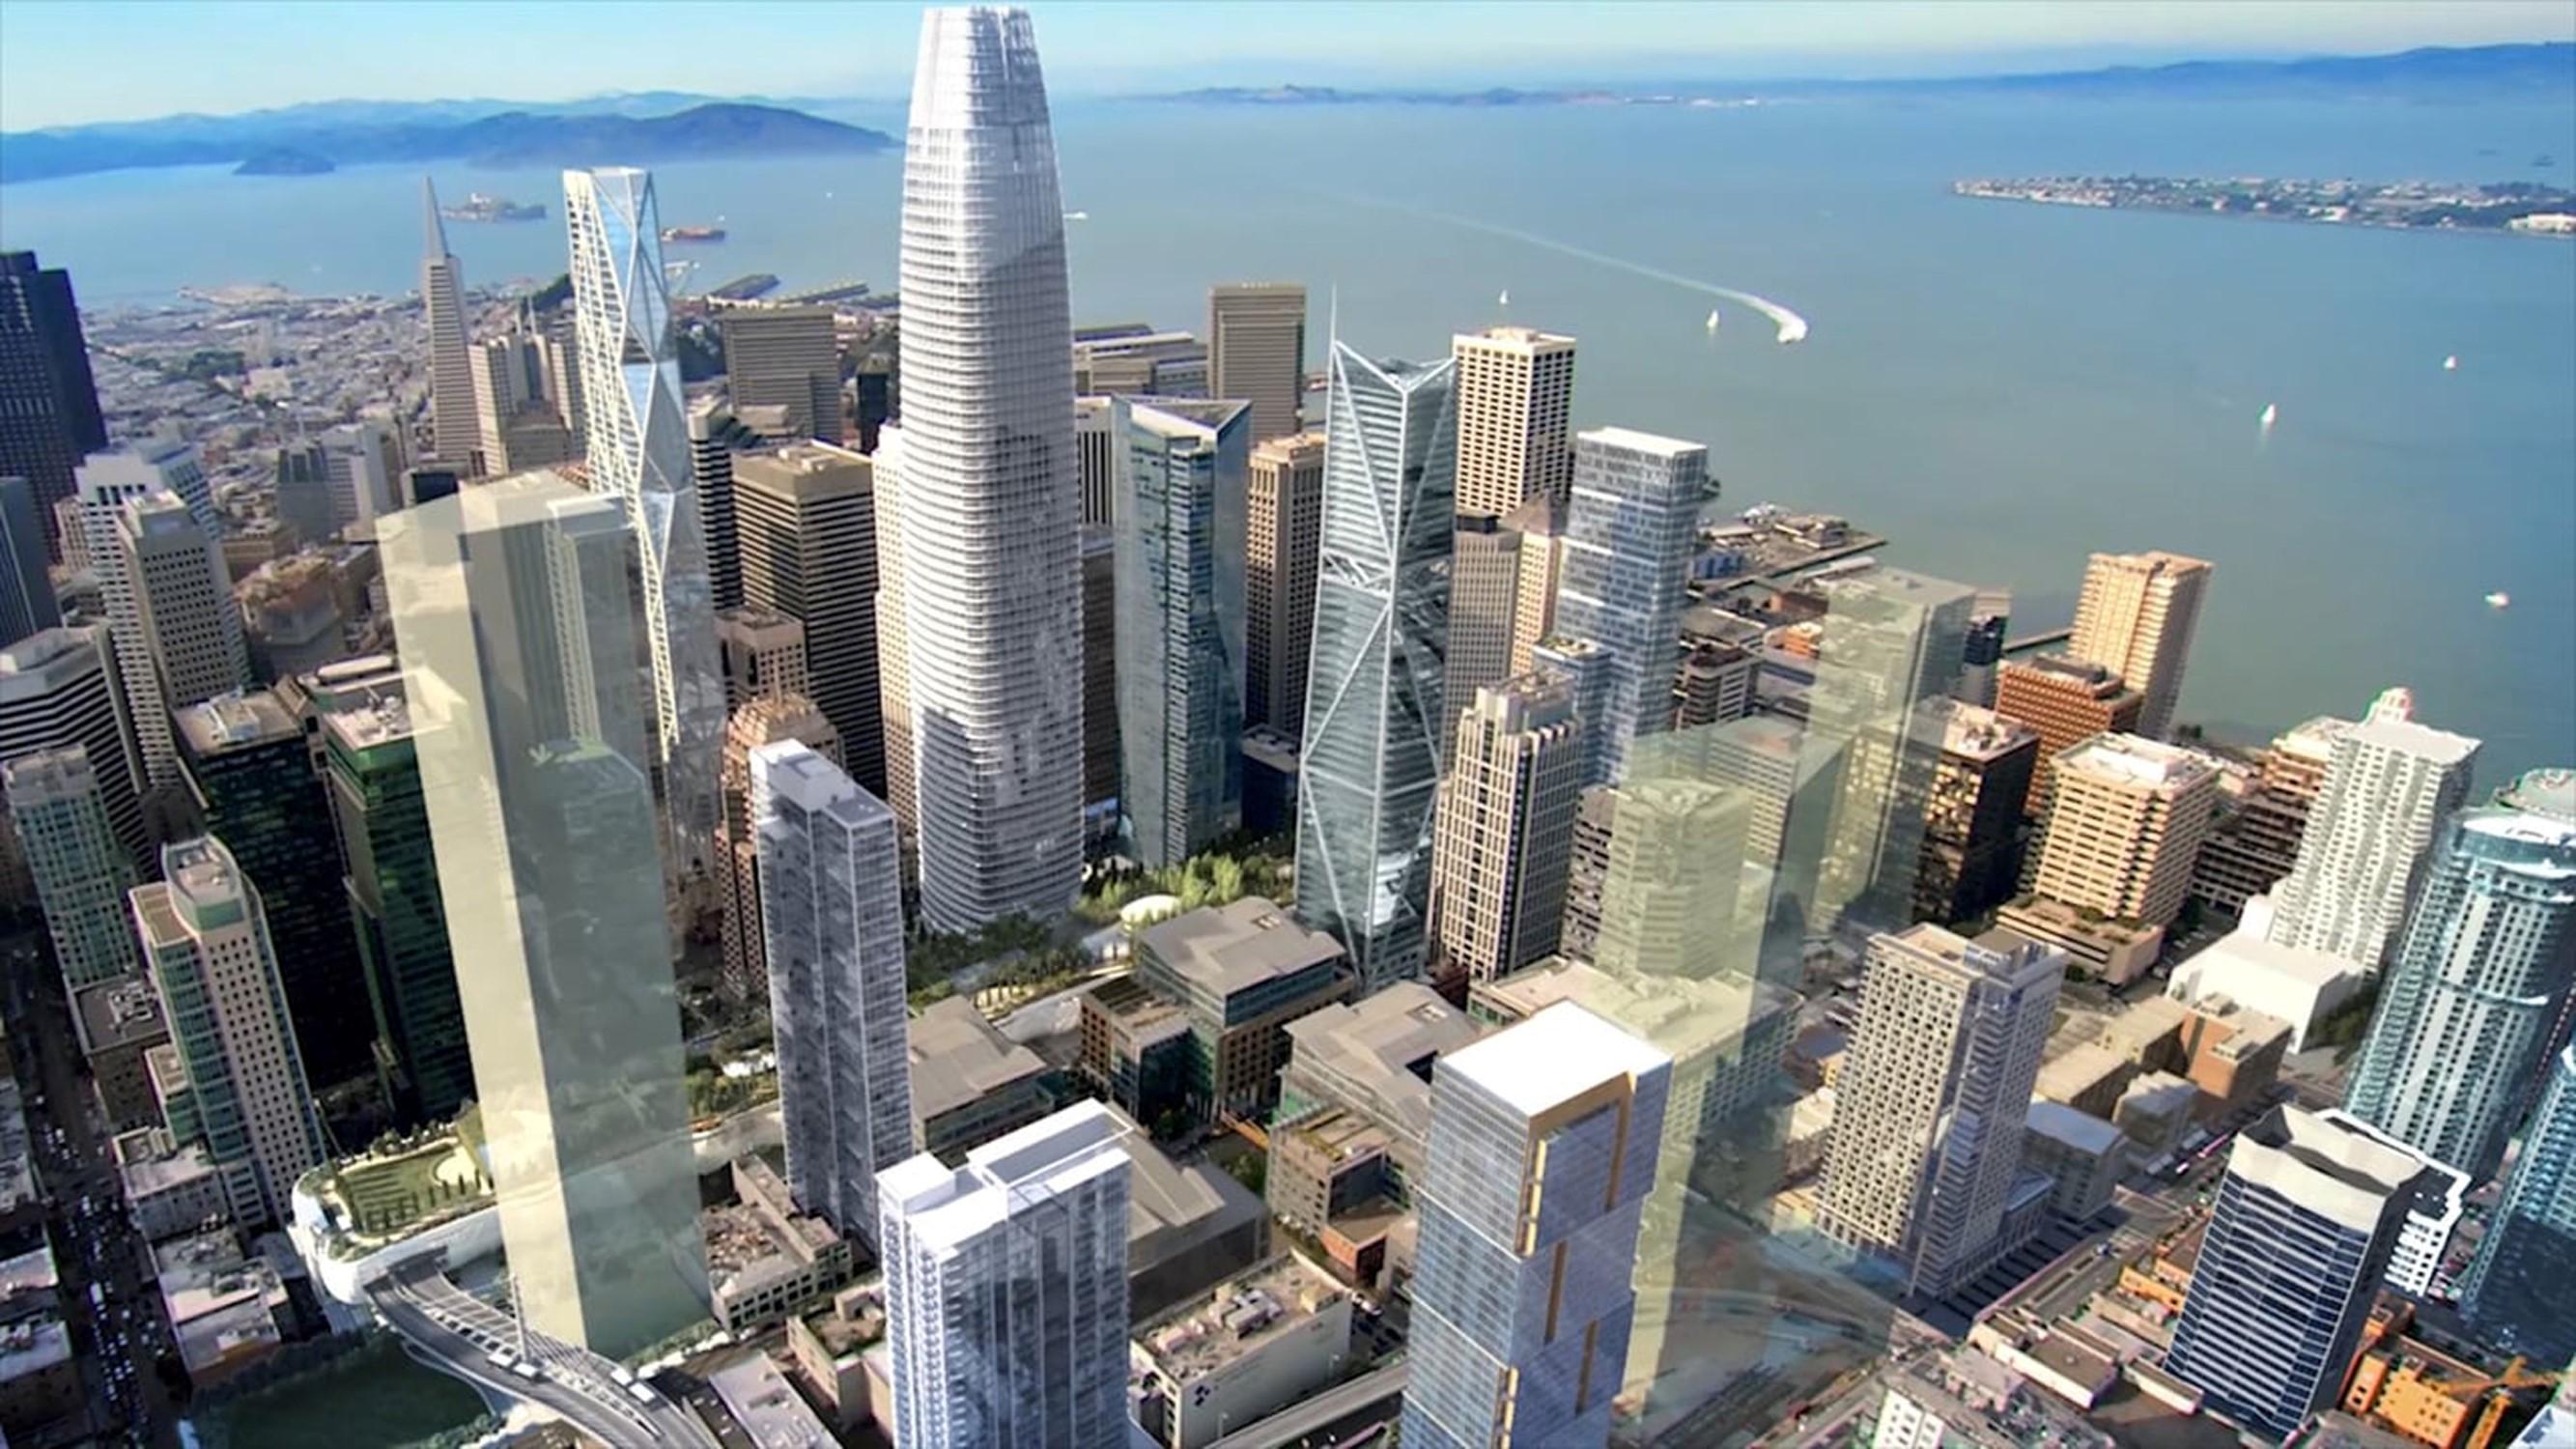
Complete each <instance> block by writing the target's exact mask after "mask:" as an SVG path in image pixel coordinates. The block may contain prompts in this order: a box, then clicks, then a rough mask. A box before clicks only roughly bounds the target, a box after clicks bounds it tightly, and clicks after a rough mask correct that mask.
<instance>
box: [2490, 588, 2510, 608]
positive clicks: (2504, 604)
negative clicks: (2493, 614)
mask: <svg viewBox="0 0 2576 1449" xmlns="http://www.w3.org/2000/svg"><path fill="white" fill-rule="evenodd" d="M2487 607H2488V608H2490V609H2510V608H2512V607H2513V595H2511V594H2508V593H2506V592H2505V591H2504V590H2502V589H2498V590H2496V591H2495V592H2494V593H2492V594H2489V595H2487Z"/></svg>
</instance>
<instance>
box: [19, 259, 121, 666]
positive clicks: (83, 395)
mask: <svg viewBox="0 0 2576 1449" xmlns="http://www.w3.org/2000/svg"><path fill="white" fill-rule="evenodd" d="M0 397H5V398H6V399H7V400H8V402H7V406H5V407H0V474H6V475H8V476H10V477H13V478H24V479H26V480H27V482H28V483H29V484H30V485H31V486H32V487H33V488H34V489H35V495H36V498H35V502H36V520H37V523H38V525H39V526H40V527H42V528H43V529H44V530H45V531H46V532H47V534H49V535H50V534H51V533H52V532H53V531H54V528H55V526H56V524H55V514H54V505H55V504H57V503H60V502H61V501H62V500H64V499H66V498H69V497H70V496H71V494H72V470H73V469H75V468H77V467H79V466H80V460H81V459H83V458H85V457H87V456H89V455H90V454H92V453H95V452H97V451H98V450H99V449H101V448H104V447H106V446H107V420H106V419H105V418H104V417H102V416H100V414H99V410H98V386H97V384H96V383H95V382H94V381H93V380H92V379H91V377H90V370H89V347H88V345H87V343H86V342H84V341H83V339H82V337H81V320H80V304H79V302H77V301H75V300H74V299H73V297H72V279H71V274H70V273H69V272H66V271H64V270H63V269H62V268H60V267H46V266H39V265H38V264H37V262H36V254H35V253H34V252H0ZM53 545H54V551H55V554H56V555H57V556H58V557H59V556H61V555H62V550H63V543H62V540H60V539H55V540H53ZM0 642H12V643H14V642H15V641H14V640H12V641H0Z"/></svg>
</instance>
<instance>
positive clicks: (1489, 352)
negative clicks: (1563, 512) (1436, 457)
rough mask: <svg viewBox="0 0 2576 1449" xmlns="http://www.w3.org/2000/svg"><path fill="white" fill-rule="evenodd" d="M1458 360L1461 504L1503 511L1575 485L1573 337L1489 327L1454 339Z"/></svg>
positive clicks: (1472, 509) (1463, 509)
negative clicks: (1569, 427) (1570, 428)
mask: <svg viewBox="0 0 2576 1449" xmlns="http://www.w3.org/2000/svg"><path fill="white" fill-rule="evenodd" d="M1449 354H1450V356H1451V357H1452V358H1454V359H1456V361H1457V364H1458V381H1457V391H1458V511H1459V512H1460V513H1461V514H1468V513H1491V514H1496V515H1500V514H1506V513H1509V512H1511V511H1512V510H1513V509H1515V508H1518V507H1520V506H1521V504H1522V503H1524V502H1526V501H1528V500H1529V499H1531V498H1535V497H1537V496H1538V495H1540V494H1545V495H1547V496H1548V497H1550V498H1554V499H1558V500H1560V501H1562V500H1564V499H1565V498H1567V497H1568V496H1570V495H1571V493H1572V491H1573V488H1574V446H1573V444H1572V443H1571V442H1570V441H1569V440H1568V437H1567V433H1566V416H1567V414H1568V413H1569V412H1571V411H1572V409H1573V406H1574V339H1573V338H1571V337H1560V336H1557V335H1556V334H1554V333H1551V332H1533V331H1531V330H1530V329H1529V328H1527V327H1488V328H1486V329H1485V330H1484V331H1482V332H1465V333H1460V334H1459V335H1458V336H1456V337H1454V338H1452V339H1450V344H1449Z"/></svg>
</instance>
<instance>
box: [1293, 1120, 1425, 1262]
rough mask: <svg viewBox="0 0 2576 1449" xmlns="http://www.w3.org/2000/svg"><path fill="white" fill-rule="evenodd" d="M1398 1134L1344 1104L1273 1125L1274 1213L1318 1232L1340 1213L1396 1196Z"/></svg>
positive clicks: (1312, 1233)
mask: <svg viewBox="0 0 2576 1449" xmlns="http://www.w3.org/2000/svg"><path fill="white" fill-rule="evenodd" d="M1394 1147H1395V1143H1394V1139H1393V1138H1392V1137H1391V1136H1390V1135H1389V1134H1388V1132H1387V1130H1386V1129H1385V1128H1384V1127H1381V1126H1379V1125H1378V1124H1377V1123H1375V1122H1372V1121H1370V1120H1368V1119H1367V1118H1365V1117H1362V1116H1359V1115H1358V1114H1356V1113H1353V1112H1350V1111H1346V1110H1344V1109H1343V1108H1340V1107H1326V1108H1323V1109H1321V1110H1319V1111H1314V1112H1309V1113H1306V1114H1304V1115H1302V1116H1300V1117H1299V1118H1298V1119H1297V1120H1295V1121H1294V1122H1282V1123H1276V1124H1274V1125H1273V1126H1272V1127H1271V1129H1270V1168H1269V1172H1270V1176H1269V1181H1268V1183H1267V1189H1268V1192H1269V1197H1270V1212H1271V1215H1272V1216H1273V1217H1276V1218H1278V1219H1279V1220H1280V1221H1281V1222H1283V1223H1286V1224H1288V1225H1289V1226H1290V1227H1292V1228H1295V1229H1297V1230H1298V1231H1300V1232H1303V1233H1306V1234H1308V1235H1310V1236H1320V1235H1321V1234H1322V1233H1323V1231H1324V1229H1325V1228H1327V1227H1329V1226H1331V1224H1332V1221H1333V1219H1334V1218H1336V1217H1343V1216H1347V1215H1348V1214H1350V1213H1351V1212H1352V1211H1353V1210H1355V1209H1357V1208H1358V1207H1360V1206H1361V1205H1362V1204H1363V1203H1367V1202H1370V1201H1372V1200H1375V1199H1380V1198H1393V1197H1395V1196H1397V1192H1396V1188H1395V1183H1396V1180H1397V1179H1398V1178H1399V1177H1400V1176H1401V1174H1399V1173H1397V1172H1396V1171H1395V1170H1394V1166H1393V1162H1392V1159H1393V1156H1394Z"/></svg>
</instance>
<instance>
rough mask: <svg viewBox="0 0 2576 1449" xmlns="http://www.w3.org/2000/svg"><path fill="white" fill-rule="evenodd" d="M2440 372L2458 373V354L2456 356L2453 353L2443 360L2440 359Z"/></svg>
mask: <svg viewBox="0 0 2576 1449" xmlns="http://www.w3.org/2000/svg"><path fill="white" fill-rule="evenodd" d="M2442 370H2443V371H2444V372H2457V371H2459V370H2460V354H2458V353H2456V352H2454V353H2452V354H2451V355H2450V356H2448V357H2445V358H2443V359H2442Z"/></svg>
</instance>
